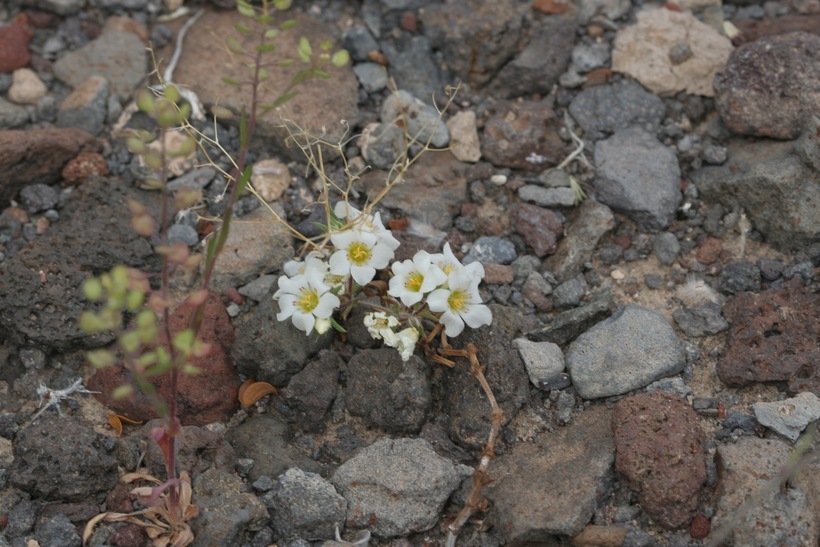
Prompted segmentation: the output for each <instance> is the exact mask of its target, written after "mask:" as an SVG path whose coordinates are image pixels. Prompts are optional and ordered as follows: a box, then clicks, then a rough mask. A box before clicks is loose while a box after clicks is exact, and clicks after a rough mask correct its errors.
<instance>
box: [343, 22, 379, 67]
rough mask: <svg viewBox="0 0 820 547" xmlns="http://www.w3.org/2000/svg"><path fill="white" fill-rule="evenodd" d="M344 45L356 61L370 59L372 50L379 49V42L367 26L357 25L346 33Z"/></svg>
mask: <svg viewBox="0 0 820 547" xmlns="http://www.w3.org/2000/svg"><path fill="white" fill-rule="evenodd" d="M344 47H345V49H347V51H349V52H350V57H352V58H353V60H354V61H359V62H363V61H369V60H370V57H369V55H368V54H369V53H370V52H371V51H379V44H378V42H376V39H375V38H373V35H372V34H370V31H369V30H367V28H366V27H363V26H361V25H356V26H354V27H353V28H351V29H350V30H348V31H347V32H346V33H345V37H344Z"/></svg>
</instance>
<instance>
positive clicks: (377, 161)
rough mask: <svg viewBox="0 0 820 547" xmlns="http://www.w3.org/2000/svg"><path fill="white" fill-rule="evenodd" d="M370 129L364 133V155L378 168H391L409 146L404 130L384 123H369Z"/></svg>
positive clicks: (362, 147)
mask: <svg viewBox="0 0 820 547" xmlns="http://www.w3.org/2000/svg"><path fill="white" fill-rule="evenodd" d="M368 129H369V130H365V133H364V135H362V141H364V142H362V144H361V149H362V156H364V159H365V160H367V162H368V163H370V164H371V165H372V166H373V167H376V168H377V169H390V168H391V167H392V166H393V164H394V163H395V162H396V160H397V159H398V158H399V156H401V155H402V154H403V153H404V152H405V150H406V148H407V145H406V142H405V139H404V131H402V130H401V129H400V128H399V127H398V126H396V125H393V124H384V123H379V124H372V125H369V126H368ZM360 142H361V141H360Z"/></svg>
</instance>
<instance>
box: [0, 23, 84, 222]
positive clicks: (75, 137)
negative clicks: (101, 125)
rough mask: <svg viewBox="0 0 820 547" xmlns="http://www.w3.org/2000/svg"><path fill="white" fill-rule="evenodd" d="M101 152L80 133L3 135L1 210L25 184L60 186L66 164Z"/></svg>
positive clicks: (0, 133) (0, 139)
mask: <svg viewBox="0 0 820 547" xmlns="http://www.w3.org/2000/svg"><path fill="white" fill-rule="evenodd" d="M0 43H2V37H0ZM98 149H99V143H98V141H96V140H95V139H94V137H92V136H91V135H89V134H88V133H86V132H85V131H81V130H79V129H69V128H62V129H57V128H51V129H30V130H27V131H0V173H3V176H2V177H0V207H5V206H7V205H8V204H9V202H10V201H11V200H12V199H14V198H15V197H16V196H17V193H18V192H19V191H20V189H22V188H23V186H25V185H26V184H30V183H32V182H40V183H43V184H53V183H55V182H57V181H58V180H59V179H60V173H61V171H62V169H63V166H65V164H66V162H68V161H69V160H70V159H71V158H73V157H75V156H76V155H77V154H78V153H80V152H83V151H91V150H98Z"/></svg>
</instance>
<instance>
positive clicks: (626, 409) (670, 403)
mask: <svg viewBox="0 0 820 547" xmlns="http://www.w3.org/2000/svg"><path fill="white" fill-rule="evenodd" d="M612 430H613V431H614V433H615V468H616V469H617V470H618V472H619V473H621V474H623V475H624V476H625V477H626V478H627V480H628V481H629V485H630V487H631V488H632V489H634V490H635V491H637V492H638V494H639V497H640V504H641V507H643V509H644V511H646V512H647V513H648V514H649V515H650V516H652V518H653V519H655V520H656V521H657V522H658V523H659V524H660V525H661V526H663V527H665V528H668V529H677V528H683V527H684V526H687V525H689V523H690V522H691V521H692V518H693V517H694V516H695V509H696V508H697V501H698V499H697V496H698V490H700V487H701V486H702V485H703V484H704V483H705V482H706V462H705V459H704V444H705V443H706V436H705V435H704V433H703V430H702V429H701V427H700V418H699V417H698V415H697V414H696V413H695V411H694V410H692V408H691V407H690V406H689V405H688V404H686V402H685V401H684V400H683V399H681V398H680V397H678V396H676V395H672V394H671V393H666V392H663V391H654V392H651V393H641V394H639V395H635V396H633V397H628V398H626V399H624V400H622V401H620V402H619V403H618V404H616V405H615V408H614V409H613V411H612Z"/></svg>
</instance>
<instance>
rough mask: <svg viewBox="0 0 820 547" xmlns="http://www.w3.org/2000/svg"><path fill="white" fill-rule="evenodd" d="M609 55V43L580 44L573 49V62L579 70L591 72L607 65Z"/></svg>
mask: <svg viewBox="0 0 820 547" xmlns="http://www.w3.org/2000/svg"><path fill="white" fill-rule="evenodd" d="M609 56H610V48H609V44H607V43H593V44H578V45H577V46H575V47H574V48H573V49H572V64H573V65H574V66H575V69H576V70H577V71H578V72H589V71H590V70H594V69H596V68H601V67H604V66H606V65H607V63H609Z"/></svg>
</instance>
